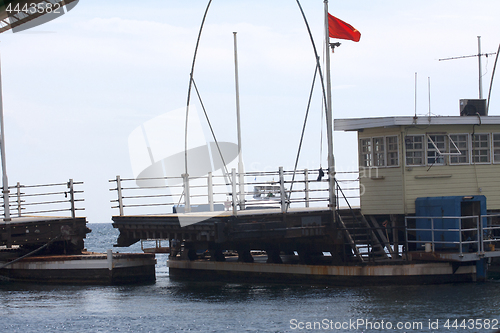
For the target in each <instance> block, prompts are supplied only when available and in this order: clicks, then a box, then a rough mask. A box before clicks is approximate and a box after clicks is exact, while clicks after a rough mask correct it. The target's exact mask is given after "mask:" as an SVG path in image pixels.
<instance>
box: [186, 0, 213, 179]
mask: <svg viewBox="0 0 500 333" xmlns="http://www.w3.org/2000/svg"><path fill="white" fill-rule="evenodd" d="M211 3H212V0H209V1H208V5H207V8H206V9H205V14H204V15H203V20H202V21H201V26H200V31H199V32H198V39H197V40H196V47H195V49H194V55H193V63H192V65H191V73H190V74H189V88H188V96H187V104H186V126H185V129H184V170H185V173H186V175H188V122H189V121H188V120H189V102H190V100H191V87H192V85H193V82H194V80H193V75H194V64H195V62H196V55H197V53H198V47H199V45H200V39H201V32H202V31H203V26H204V25H205V19H206V18H207V14H208V9H209V8H210V4H211Z"/></svg>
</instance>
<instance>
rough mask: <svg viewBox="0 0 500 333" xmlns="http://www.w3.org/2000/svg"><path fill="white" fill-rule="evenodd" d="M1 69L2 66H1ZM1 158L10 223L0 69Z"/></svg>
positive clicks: (3, 185)
mask: <svg viewBox="0 0 500 333" xmlns="http://www.w3.org/2000/svg"><path fill="white" fill-rule="evenodd" d="M0 68H1V64H0ZM0 150H1V151H0V158H1V159H2V192H3V214H4V219H3V220H4V222H8V221H10V209H9V208H10V207H9V181H8V179H7V162H6V161H5V126H4V121H3V99H2V74H1V69H0Z"/></svg>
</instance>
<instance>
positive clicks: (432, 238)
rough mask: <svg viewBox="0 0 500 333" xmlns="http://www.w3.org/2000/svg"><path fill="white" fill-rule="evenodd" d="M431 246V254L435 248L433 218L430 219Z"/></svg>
mask: <svg viewBox="0 0 500 333" xmlns="http://www.w3.org/2000/svg"><path fill="white" fill-rule="evenodd" d="M431 232H432V235H431V246H432V253H434V252H435V251H436V247H435V245H434V218H431Z"/></svg>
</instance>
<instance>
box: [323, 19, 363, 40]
mask: <svg viewBox="0 0 500 333" xmlns="http://www.w3.org/2000/svg"><path fill="white" fill-rule="evenodd" d="M328 33H329V35H330V37H331V38H339V39H348V40H352V41H355V42H359V39H360V38H361V33H360V32H359V31H358V30H356V29H354V28H353V26H352V25H350V24H348V23H345V22H344V21H342V20H339V19H338V18H336V17H335V16H333V15H331V14H328Z"/></svg>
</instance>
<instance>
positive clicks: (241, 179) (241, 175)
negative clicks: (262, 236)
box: [233, 32, 245, 210]
mask: <svg viewBox="0 0 500 333" xmlns="http://www.w3.org/2000/svg"><path fill="white" fill-rule="evenodd" d="M236 34H237V32H233V36H234V80H235V82H236V126H237V130H238V175H239V183H240V195H239V199H240V209H242V210H243V209H245V175H244V170H243V157H242V154H241V125H240V85H239V82H238V44H237V39H236Z"/></svg>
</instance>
